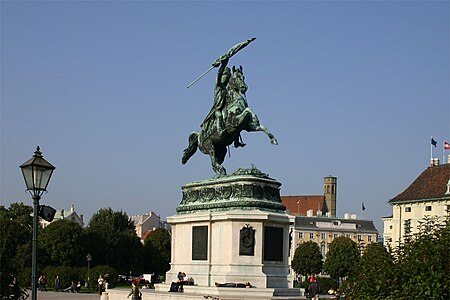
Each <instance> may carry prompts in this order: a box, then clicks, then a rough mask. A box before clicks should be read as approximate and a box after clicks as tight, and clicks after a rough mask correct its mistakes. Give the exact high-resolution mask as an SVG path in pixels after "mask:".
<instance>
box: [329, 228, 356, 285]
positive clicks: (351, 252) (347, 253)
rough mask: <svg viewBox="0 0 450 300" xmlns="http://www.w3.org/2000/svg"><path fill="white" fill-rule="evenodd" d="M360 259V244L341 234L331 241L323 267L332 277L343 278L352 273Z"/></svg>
mask: <svg viewBox="0 0 450 300" xmlns="http://www.w3.org/2000/svg"><path fill="white" fill-rule="evenodd" d="M359 259H360V254H359V250H358V245H357V244H356V243H355V242H354V241H352V240H351V239H350V238H348V237H345V236H340V237H338V238H336V239H334V240H333V241H332V242H331V244H330V248H329V251H328V252H327V258H326V260H325V263H324V265H323V269H324V271H325V272H327V273H328V274H329V275H330V276H331V277H333V278H341V279H342V278H343V277H347V276H348V275H349V274H350V273H351V271H352V270H353V268H354V267H355V266H356V264H357V263H358V262H359Z"/></svg>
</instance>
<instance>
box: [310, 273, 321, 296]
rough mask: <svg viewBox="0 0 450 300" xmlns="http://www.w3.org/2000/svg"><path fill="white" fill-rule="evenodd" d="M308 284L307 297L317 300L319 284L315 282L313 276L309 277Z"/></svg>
mask: <svg viewBox="0 0 450 300" xmlns="http://www.w3.org/2000/svg"><path fill="white" fill-rule="evenodd" d="M309 282H310V283H311V284H310V285H309V287H308V292H309V296H310V297H311V298H312V299H314V300H319V291H320V286H319V282H317V280H316V279H315V278H314V276H311V279H310V281H309Z"/></svg>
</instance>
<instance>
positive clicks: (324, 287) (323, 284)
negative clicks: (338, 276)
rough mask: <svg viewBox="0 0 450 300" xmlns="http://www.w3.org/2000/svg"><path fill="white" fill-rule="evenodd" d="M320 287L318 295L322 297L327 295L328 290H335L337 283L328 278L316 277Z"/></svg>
mask: <svg viewBox="0 0 450 300" xmlns="http://www.w3.org/2000/svg"><path fill="white" fill-rule="evenodd" d="M316 279H317V281H318V282H319V285H320V293H321V294H322V295H326V294H328V291H329V290H330V288H333V289H334V290H336V289H337V287H338V286H337V283H336V280H334V279H333V278H330V277H318V278H316Z"/></svg>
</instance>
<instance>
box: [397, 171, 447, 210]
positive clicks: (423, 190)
mask: <svg viewBox="0 0 450 300" xmlns="http://www.w3.org/2000/svg"><path fill="white" fill-rule="evenodd" d="M449 179H450V164H448V163H447V164H443V165H438V166H430V167H428V168H427V169H425V171H423V172H422V174H420V175H419V177H417V178H416V180H414V181H413V183H411V184H410V185H409V186H408V187H407V188H406V190H404V191H403V192H402V193H400V194H398V195H397V196H395V197H394V198H392V199H391V200H389V203H396V202H408V201H412V200H426V199H436V198H450V195H448V194H446V192H447V184H448V181H449Z"/></svg>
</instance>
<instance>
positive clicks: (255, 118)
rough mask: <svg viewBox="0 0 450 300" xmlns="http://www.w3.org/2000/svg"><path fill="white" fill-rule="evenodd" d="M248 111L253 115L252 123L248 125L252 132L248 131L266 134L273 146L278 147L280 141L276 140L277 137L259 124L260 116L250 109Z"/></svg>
mask: <svg viewBox="0 0 450 300" xmlns="http://www.w3.org/2000/svg"><path fill="white" fill-rule="evenodd" d="M248 111H249V113H250V114H251V118H250V122H249V124H248V125H249V129H250V130H247V131H262V132H264V133H265V134H267V136H268V137H269V139H270V142H271V143H272V144H273V145H278V141H277V139H276V138H275V136H274V135H273V134H272V133H270V131H269V130H268V129H267V128H266V127H265V126H264V125H261V124H260V123H259V119H258V116H257V115H256V114H255V113H254V112H253V111H252V110H251V109H248Z"/></svg>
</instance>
